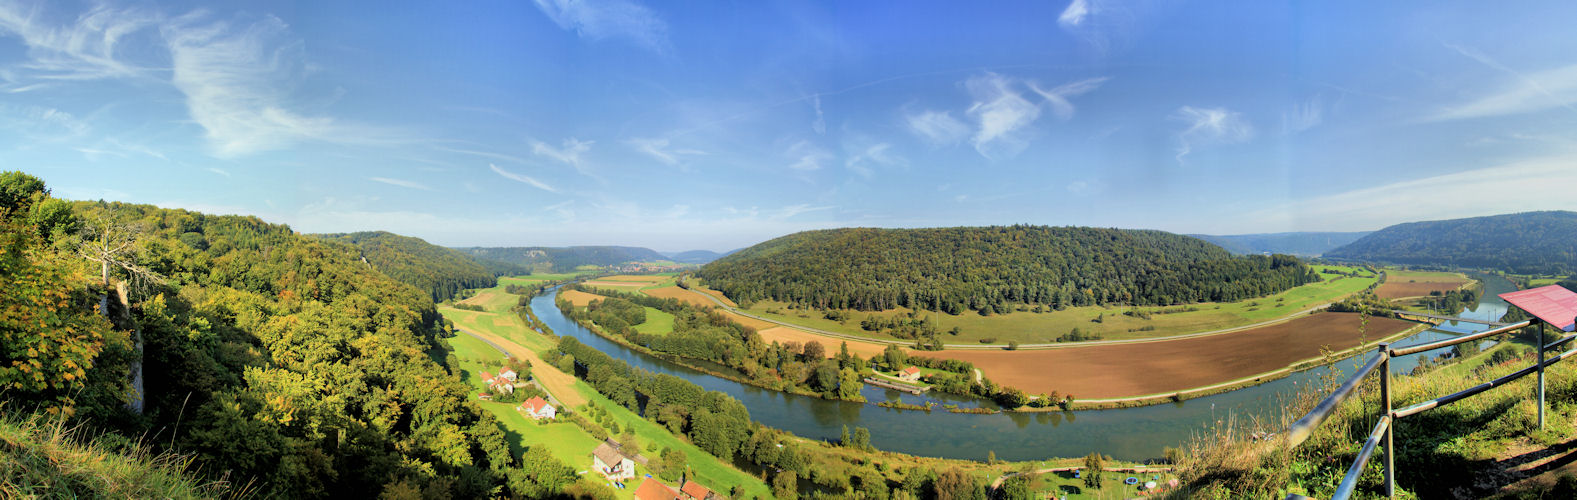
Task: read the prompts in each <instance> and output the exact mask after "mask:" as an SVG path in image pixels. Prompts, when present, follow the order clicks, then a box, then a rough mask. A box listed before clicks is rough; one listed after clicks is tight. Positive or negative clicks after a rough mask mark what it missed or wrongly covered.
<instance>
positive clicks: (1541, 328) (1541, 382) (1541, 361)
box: [1538, 321, 1544, 429]
mask: <svg viewBox="0 0 1577 500" xmlns="http://www.w3.org/2000/svg"><path fill="white" fill-rule="evenodd" d="M1538 349H1539V429H1544V322H1543V321H1540V322H1539V344H1538Z"/></svg>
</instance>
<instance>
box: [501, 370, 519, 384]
mask: <svg viewBox="0 0 1577 500" xmlns="http://www.w3.org/2000/svg"><path fill="white" fill-rule="evenodd" d="M519 376H520V375H519V374H517V373H515V371H514V370H511V369H508V368H505V369H504V371H501V372H498V378H501V379H504V380H508V381H509V383H511V384H513V383H515V382H516V380H515V379H516V378H517V377H519Z"/></svg>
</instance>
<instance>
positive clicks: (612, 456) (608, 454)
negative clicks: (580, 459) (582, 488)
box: [591, 443, 635, 481]
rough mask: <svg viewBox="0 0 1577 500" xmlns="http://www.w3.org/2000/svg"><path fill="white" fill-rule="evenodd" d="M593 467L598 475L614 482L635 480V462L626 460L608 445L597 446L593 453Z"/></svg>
mask: <svg viewBox="0 0 1577 500" xmlns="http://www.w3.org/2000/svg"><path fill="white" fill-rule="evenodd" d="M591 465H592V467H594V468H596V469H597V472H598V473H601V474H602V475H603V476H605V477H607V478H608V479H610V480H613V481H624V480H627V479H635V461H633V460H630V459H629V458H626V457H625V456H624V455H623V454H621V453H619V451H618V450H615V449H613V447H612V446H608V443H602V444H600V445H597V449H596V450H593V451H592V452H591Z"/></svg>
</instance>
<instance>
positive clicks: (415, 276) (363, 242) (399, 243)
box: [314, 231, 529, 302]
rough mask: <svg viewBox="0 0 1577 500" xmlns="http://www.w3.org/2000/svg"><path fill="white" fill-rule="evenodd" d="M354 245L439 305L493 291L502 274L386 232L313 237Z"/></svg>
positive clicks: (511, 269) (513, 269)
mask: <svg viewBox="0 0 1577 500" xmlns="http://www.w3.org/2000/svg"><path fill="white" fill-rule="evenodd" d="M314 236H318V237H321V238H324V239H328V240H333V241H339V242H344V243H349V244H351V245H355V246H356V247H357V248H359V249H361V253H362V256H364V257H366V258H367V262H368V263H370V264H372V266H373V267H374V268H376V269H377V270H379V271H382V272H383V274H387V275H389V277H391V278H394V279H396V280H399V281H401V282H403V283H408V284H410V285H413V286H415V287H416V288H419V289H422V290H426V291H428V292H429V293H430V294H431V295H432V299H433V300H434V301H436V302H442V301H444V300H448V299H450V298H452V297H454V296H456V295H458V294H459V293H460V291H461V290H465V289H467V288H491V287H492V286H494V285H497V284H498V279H497V278H498V276H499V274H496V273H495V270H494V269H489V268H488V266H486V265H484V264H483V263H482V262H478V261H477V260H475V259H472V258H471V256H469V255H467V254H466V253H465V252H461V251H459V250H455V249H452V248H445V247H441V246H438V245H434V244H431V243H428V242H426V241H424V240H422V239H421V238H413V237H410V236H400V235H398V234H393V233H389V232H384V231H372V232H360V233H339V234H320V235H314ZM494 265H495V266H502V267H500V268H499V269H497V271H502V272H505V273H510V274H528V273H529V270H527V269H525V268H522V267H519V266H510V265H507V264H501V263H495V264H494Z"/></svg>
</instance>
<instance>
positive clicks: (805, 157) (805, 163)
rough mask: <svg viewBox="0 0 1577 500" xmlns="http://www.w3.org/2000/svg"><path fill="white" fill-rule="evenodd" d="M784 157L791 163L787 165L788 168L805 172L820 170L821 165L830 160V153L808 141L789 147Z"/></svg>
mask: <svg viewBox="0 0 1577 500" xmlns="http://www.w3.org/2000/svg"><path fill="white" fill-rule="evenodd" d="M784 156H788V157H789V159H790V160H791V161H793V163H790V164H789V168H791V169H794V170H799V171H805V172H810V171H815V170H821V167H822V166H823V165H822V164H823V163H826V162H827V161H829V160H832V154H831V153H828V152H827V151H826V150H824V149H821V148H820V147H817V146H816V145H815V144H811V143H810V141H799V142H796V143H794V145H792V146H789V148H788V151H786V152H784Z"/></svg>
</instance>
